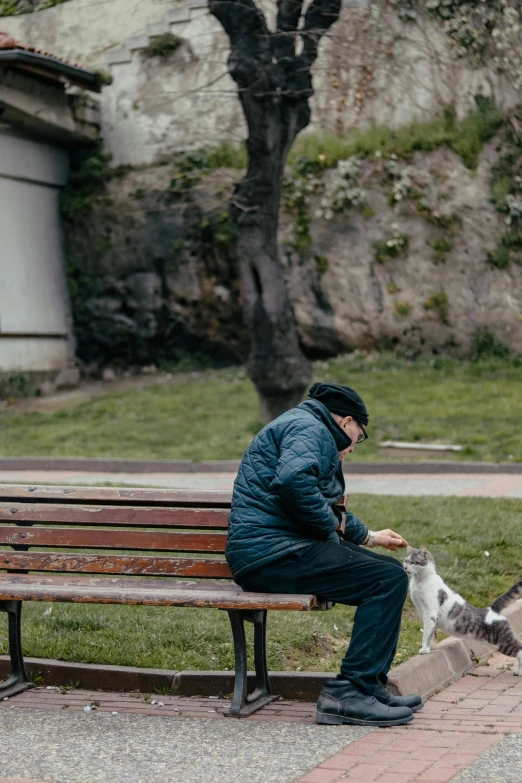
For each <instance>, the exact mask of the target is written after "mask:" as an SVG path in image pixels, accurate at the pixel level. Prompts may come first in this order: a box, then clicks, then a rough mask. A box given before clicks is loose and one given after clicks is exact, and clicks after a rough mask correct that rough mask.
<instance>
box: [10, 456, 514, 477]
mask: <svg viewBox="0 0 522 783" xmlns="http://www.w3.org/2000/svg"><path fill="white" fill-rule="evenodd" d="M348 465H349V467H348V472H349V473H350V474H357V473H362V474H365V475H369V474H380V475H382V474H395V475H396V474H401V475H403V474H419V475H426V474H428V475H429V474H440V473H445V474H461V473H466V474H474V473H488V474H501V475H506V474H520V473H522V463H513V462H498V463H497V462H460V461H459V462H457V461H449V460H446V461H443V460H440V461H435V460H433V461H429V462H428V461H426V462H349V463H348ZM238 467H239V460H233V459H232V460H207V461H205V462H193V461H192V460H176V459H174V460H167V459H165V460H164V459H145V460H141V459H119V458H111V457H0V471H10V470H13V471H15V470H17V471H20V470H22V471H23V470H49V471H53V470H56V471H74V472H77V471H85V472H92V473H236V472H237V469H238Z"/></svg>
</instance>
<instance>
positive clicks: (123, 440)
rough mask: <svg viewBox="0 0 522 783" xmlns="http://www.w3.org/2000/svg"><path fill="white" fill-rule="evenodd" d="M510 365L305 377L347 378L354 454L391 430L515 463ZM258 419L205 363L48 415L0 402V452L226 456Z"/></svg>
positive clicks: (410, 367)
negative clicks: (358, 419) (357, 410)
mask: <svg viewBox="0 0 522 783" xmlns="http://www.w3.org/2000/svg"><path fill="white" fill-rule="evenodd" d="M518 364H520V362H519V361H518V360H515V361H514V362H512V361H509V360H505V361H502V360H498V359H491V360H488V361H485V360H483V361H481V362H477V363H470V362H461V361H458V360H455V359H446V358H435V359H432V358H429V357H428V358H427V357H421V358H418V359H416V360H407V359H401V358H398V357H396V356H395V355H393V354H380V355H379V354H376V355H374V356H373V357H370V359H369V360H368V359H365V358H364V357H357V358H355V359H349V358H347V357H341V358H340V359H336V360H332V361H329V362H320V363H316V365H315V379H316V380H329V381H335V382H338V383H343V384H348V385H350V386H353V387H355V388H356V389H357V391H358V392H359V393H360V394H361V395H362V397H363V399H364V400H365V402H366V405H367V407H368V410H369V412H370V426H369V427H368V432H369V434H370V438H369V440H368V441H366V443H364V445H362V446H360V447H359V448H358V449H357V452H356V458H357V460H362V461H367V460H370V461H371V460H375V459H382V457H378V454H377V446H378V443H379V441H380V440H383V439H387V438H391V439H395V440H407V441H424V442H433V441H441V442H447V443H460V444H463V445H464V446H465V447H466V448H465V451H464V452H462V453H461V454H460V458H463V459H473V460H494V461H502V460H506V459H514V460H515V461H522V435H521V430H520V426H519V424H520V402H519V401H520V384H521V382H522V366H518ZM194 376H195V377H194ZM260 426H261V424H260V422H259V413H258V402H257V397H256V393H255V390H254V388H253V386H252V384H251V382H250V381H249V380H248V378H247V377H246V376H245V373H244V372H243V371H242V370H237V369H229V370H221V371H215V370H208V371H205V372H199V373H196V374H194V373H192V374H188V373H187V375H186V376H185V378H184V379H183V380H182V381H181V382H178V381H176V383H174V382H172V383H171V384H166V385H160V386H151V387H148V388H145V389H141V390H134V391H126V392H122V393H111V392H110V389H108V390H107V395H106V396H104V397H99V398H96V399H94V400H92V401H90V402H86V403H83V404H81V405H78V406H77V407H75V408H72V409H69V410H63V411H58V412H56V413H53V414H48V413H21V412H20V411H19V410H17V409H16V408H11V407H9V406H8V407H7V408H4V409H2V410H0V454H2V455H5V456H8V455H12V456H30V455H34V456H36V455H54V456H58V455H60V456H107V457H108V456H114V457H128V458H131V457H134V458H163V459H169V458H170V459H194V460H203V459H234V458H239V457H241V456H242V454H243V452H244V450H245V449H246V447H247V446H248V444H249V442H250V440H251V439H252V437H253V436H254V434H255V433H256V432H257V431H258V429H259V428H260ZM510 455H512V457H510Z"/></svg>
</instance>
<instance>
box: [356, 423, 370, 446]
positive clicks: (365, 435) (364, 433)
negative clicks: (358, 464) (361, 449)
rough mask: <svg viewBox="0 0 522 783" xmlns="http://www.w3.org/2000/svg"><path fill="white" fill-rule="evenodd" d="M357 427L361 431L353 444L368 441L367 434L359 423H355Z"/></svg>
mask: <svg viewBox="0 0 522 783" xmlns="http://www.w3.org/2000/svg"><path fill="white" fill-rule="evenodd" d="M357 426H358V427H359V429H360V430H361V433H360V435H359V437H358V438H357V440H356V441H355V442H356V443H362V442H363V441H365V440H368V433H367V432H366V430H365V429H364V427H363V425H362V424H360V423H359V422H357Z"/></svg>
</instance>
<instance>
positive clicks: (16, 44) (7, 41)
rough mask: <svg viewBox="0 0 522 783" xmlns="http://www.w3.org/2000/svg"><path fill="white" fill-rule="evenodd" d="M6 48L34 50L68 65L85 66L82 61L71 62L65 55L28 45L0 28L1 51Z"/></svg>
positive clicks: (35, 52)
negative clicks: (59, 55) (61, 55)
mask: <svg viewBox="0 0 522 783" xmlns="http://www.w3.org/2000/svg"><path fill="white" fill-rule="evenodd" d="M6 49H21V50H22V51H24V52H34V54H42V55H45V56H46V57H52V58H53V60H56V61H57V62H60V63H65V64H66V65H72V66H74V67H75V68H82V67H83V66H82V65H81V64H80V63H75V62H71V60H65V59H64V58H63V57H57V56H56V55H55V54H52V52H46V51H44V50H43V49H37V48H36V47H35V46H28V44H24V43H21V42H20V41H16V40H15V39H14V38H12V37H11V36H10V35H9V33H4V32H2V31H1V30H0V51H4V50H6Z"/></svg>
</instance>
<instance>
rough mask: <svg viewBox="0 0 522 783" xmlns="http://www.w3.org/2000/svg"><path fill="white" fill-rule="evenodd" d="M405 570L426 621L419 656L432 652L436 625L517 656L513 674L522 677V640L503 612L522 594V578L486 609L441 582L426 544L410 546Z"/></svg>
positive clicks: (445, 630) (412, 593)
mask: <svg viewBox="0 0 522 783" xmlns="http://www.w3.org/2000/svg"><path fill="white" fill-rule="evenodd" d="M404 570H405V571H406V573H408V574H411V581H410V595H411V599H412V601H413V603H414V605H415V608H416V610H417V612H418V613H419V615H420V617H421V620H422V623H423V633H422V647H421V648H420V650H419V653H420V655H425V654H426V653H429V652H431V650H432V649H433V647H434V644H435V640H436V633H437V628H440V629H441V630H442V631H444V632H445V633H447V634H450V635H453V636H471V637H473V638H474V639H479V640H480V641H484V642H488V643H489V644H492V645H494V646H496V647H497V648H498V650H499V651H500V652H501V653H503V654H504V655H509V656H511V657H513V658H517V660H518V667H517V669H516V670H515V671H514V672H513V673H514V674H516V675H517V676H519V677H520V676H522V642H520V640H519V639H518V638H517V637H516V635H515V634H514V632H513V629H512V628H511V625H510V624H509V621H508V619H507V618H506V617H504V616H503V615H502V614H500V612H501V611H502V609H504V607H506V606H508V604H511V603H513V601H516V599H517V598H518V597H519V596H520V595H522V579H520V580H519V581H518V582H517V583H516V584H515V585H513V587H511V588H510V589H509V590H508V591H507V593H504V595H501V596H500V598H497V599H496V601H493V603H492V604H491V606H488V608H487V609H478V608H477V607H476V606H472V605H471V604H468V602H467V601H465V600H464V598H462V596H461V595H459V594H458V593H455V592H454V591H453V590H452V589H451V588H450V587H448V586H447V585H446V584H445V583H444V582H443V581H442V579H441V577H440V576H439V575H438V574H437V571H436V569H435V560H434V559H433V557H432V555H431V554H430V553H429V552H428V550H427V549H426V547H421V548H420V549H413V548H411V547H408V555H407V557H406V559H405V560H404Z"/></svg>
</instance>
